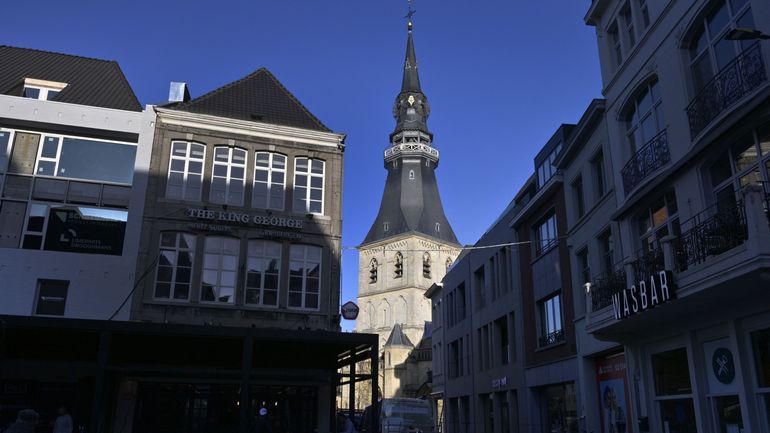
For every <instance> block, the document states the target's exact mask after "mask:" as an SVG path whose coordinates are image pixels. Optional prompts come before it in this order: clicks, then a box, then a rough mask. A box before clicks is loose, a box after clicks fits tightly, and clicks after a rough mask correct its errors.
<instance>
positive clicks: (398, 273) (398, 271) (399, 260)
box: [393, 252, 404, 278]
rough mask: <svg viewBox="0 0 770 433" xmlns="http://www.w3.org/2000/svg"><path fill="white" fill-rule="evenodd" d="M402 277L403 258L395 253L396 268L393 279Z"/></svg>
mask: <svg viewBox="0 0 770 433" xmlns="http://www.w3.org/2000/svg"><path fill="white" fill-rule="evenodd" d="M402 275H404V256H403V255H402V254H401V253H400V252H398V253H396V266H395V272H394V275H393V278H401V276H402Z"/></svg>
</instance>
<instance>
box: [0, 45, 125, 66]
mask: <svg viewBox="0 0 770 433" xmlns="http://www.w3.org/2000/svg"><path fill="white" fill-rule="evenodd" d="M0 48H12V49H15V50H27V51H36V52H38V53H46V54H56V55H57V56H65V57H72V58H76V59H85V60H96V61H99V62H106V63H114V64H116V65H117V64H118V61H117V60H108V59H100V58H98V57H88V56H81V55H78V54H68V53H60V52H58V51H49V50H40V49H37V48H26V47H15V46H12V45H0Z"/></svg>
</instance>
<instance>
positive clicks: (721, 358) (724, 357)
mask: <svg viewBox="0 0 770 433" xmlns="http://www.w3.org/2000/svg"><path fill="white" fill-rule="evenodd" d="M711 368H712V369H713V370H714V376H716V378H717V380H718V381H720V382H722V383H724V384H725V385H728V384H730V383H732V382H733V379H735V361H734V360H733V353H732V352H730V350H729V349H725V348H724V347H720V348H718V349H716V350H715V351H714V355H713V356H712V357H711Z"/></svg>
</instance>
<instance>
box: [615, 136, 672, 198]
mask: <svg viewBox="0 0 770 433" xmlns="http://www.w3.org/2000/svg"><path fill="white" fill-rule="evenodd" d="M670 160H671V154H670V153H669V151H668V138H667V136H666V130H665V129H664V130H663V131H661V132H660V133H659V134H658V135H656V136H655V137H653V139H652V140H650V141H648V142H647V143H646V144H645V145H644V146H642V148H641V149H639V150H638V151H637V152H636V153H635V154H634V156H632V157H631V159H630V160H629V161H628V162H627V163H626V165H625V166H624V167H623V169H622V170H621V171H620V174H621V176H622V177H623V190H624V191H625V193H626V195H628V193H629V192H631V191H632V190H633V189H634V188H635V187H636V186H637V185H639V184H640V183H641V182H642V181H643V180H644V179H646V178H647V177H648V176H649V175H650V174H652V173H654V172H655V171H656V170H658V169H659V168H661V167H663V166H664V165H666V163H668V162H669V161H670Z"/></svg>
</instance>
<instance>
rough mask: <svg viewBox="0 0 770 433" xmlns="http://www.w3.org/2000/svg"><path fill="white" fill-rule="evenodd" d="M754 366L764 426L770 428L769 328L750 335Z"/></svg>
mask: <svg viewBox="0 0 770 433" xmlns="http://www.w3.org/2000/svg"><path fill="white" fill-rule="evenodd" d="M751 344H752V346H753V349H754V364H755V366H756V372H757V382H758V383H757V386H758V388H759V395H758V397H759V400H760V401H759V404H760V406H761V407H762V409H763V410H764V412H765V413H764V416H765V422H766V424H765V425H766V426H770V328H767V329H763V330H761V331H756V332H754V333H752V334H751Z"/></svg>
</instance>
